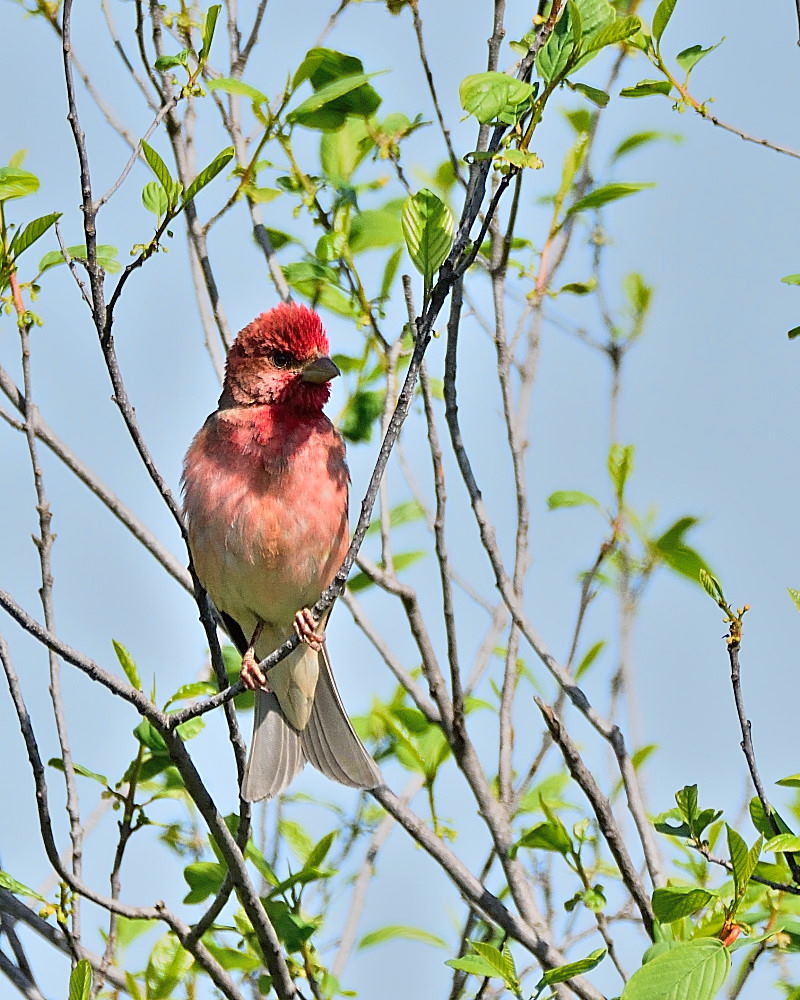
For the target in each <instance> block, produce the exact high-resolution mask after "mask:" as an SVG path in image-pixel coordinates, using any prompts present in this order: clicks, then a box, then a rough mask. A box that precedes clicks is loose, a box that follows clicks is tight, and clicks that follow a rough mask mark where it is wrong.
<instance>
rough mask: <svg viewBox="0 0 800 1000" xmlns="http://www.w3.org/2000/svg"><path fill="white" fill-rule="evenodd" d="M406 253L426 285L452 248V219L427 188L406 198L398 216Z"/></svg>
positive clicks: (443, 204) (445, 206) (442, 203)
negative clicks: (406, 249)
mask: <svg viewBox="0 0 800 1000" xmlns="http://www.w3.org/2000/svg"><path fill="white" fill-rule="evenodd" d="M401 221H402V225H403V236H404V237H405V241H406V246H407V248H408V254H409V256H410V257H411V260H412V262H413V264H414V266H415V267H416V268H417V270H418V271H419V272H420V273H421V274H422V275H423V277H424V278H425V281H426V283H427V282H429V281H430V280H431V278H432V277H433V275H434V274H435V273H436V272H437V271H438V270H439V268H440V267H441V266H442V264H443V263H444V261H445V260H446V258H447V255H448V254H449V253H450V248H451V246H452V245H453V231H454V225H453V216H452V215H451V213H450V209H449V208H448V207H447V205H445V203H444V202H443V201H442V200H441V199H440V198H439V197H438V196H437V195H435V194H434V193H433V191H430V190H428V188H422V190H421V191H418V192H417V193H416V194H415V195H413V196H412V197H410V198H407V199H406V201H405V203H404V204H403V211H402V215H401Z"/></svg>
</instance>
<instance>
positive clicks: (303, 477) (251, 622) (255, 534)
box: [182, 302, 381, 802]
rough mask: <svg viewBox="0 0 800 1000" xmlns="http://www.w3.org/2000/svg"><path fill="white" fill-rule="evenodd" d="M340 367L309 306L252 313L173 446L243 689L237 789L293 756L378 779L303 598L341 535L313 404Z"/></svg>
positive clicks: (278, 770)
mask: <svg viewBox="0 0 800 1000" xmlns="http://www.w3.org/2000/svg"><path fill="white" fill-rule="evenodd" d="M339 374H340V372H339V369H338V368H337V366H336V365H335V363H334V362H333V361H332V360H331V358H330V356H329V343H328V337H327V334H326V332H325V329H324V327H323V324H322V320H321V319H320V317H319V315H318V314H317V313H316V312H315V311H313V310H312V309H309V308H308V307H307V306H305V305H302V304H296V303H291V302H289V303H281V304H279V305H277V306H275V307H274V308H272V309H270V310H269V311H267V312H264V313H261V314H260V315H259V316H257V317H256V318H255V319H254V320H253V321H252V322H251V323H249V324H248V325H247V326H245V327H244V329H242V330H241V331H240V332H239V334H238V335H237V337H236V340H235V341H234V343H233V344H232V345H231V348H230V351H229V352H228V356H227V360H226V366H225V378H224V382H223V387H222V394H221V395H220V397H219V402H218V404H217V409H216V410H215V411H214V412H213V413H212V414H211V415H210V416H209V417H208V418H207V420H206V421H205V423H204V424H203V426H202V428H201V429H200V430H199V431H198V433H197V434H196V435H195V437H194V439H193V441H192V443H191V445H190V446H189V450H188V451H187V453H186V458H185V460H184V466H183V478H182V484H183V497H184V502H183V510H184V516H185V521H186V528H187V534H188V541H189V549H190V553H191V558H192V562H193V564H194V568H195V571H196V573H197V576H198V578H199V580H200V582H201V583H202V584H203V586H204V587H205V589H206V591H207V592H208V595H209V597H210V598H211V600H212V602H213V603H214V606H215V607H216V609H217V611H218V613H219V616H220V618H221V620H222V622H223V624H224V626H225V628H226V630H227V632H228V634H229V635H230V637H231V639H232V640H233V642H234V643H235V645H236V646H237V648H238V649H239V652H240V653H242V667H241V678H242V681H243V682H244V685H245V687H247V688H248V689H250V690H253V691H255V717H254V720H253V738H252V742H251V745H250V752H249V756H248V760H247V764H246V767H245V772H244V778H243V780H242V786H241V796H242V798H243V799H244V800H246V801H249V802H256V801H259V800H261V799H265V798H273V797H274V796H276V795H278V794H279V793H280V792H282V791H283V790H284V789H285V788H286V787H287V786H288V785H289V783H290V782H291V781H292V779H293V778H294V777H295V776H296V775H297V774H298V772H299V771H300V770H302V768H303V766H304V765H305V764H306V762H309V763H311V764H312V765H313V766H314V767H315V768H317V769H318V770H319V771H321V772H322V773H323V774H325V775H327V776H328V777H329V778H332V779H333V780H335V781H338V782H340V783H341V784H343V785H349V786H351V787H354V788H365V789H369V788H374V787H376V786H377V785H379V784H380V783H381V775H380V771H379V769H378V767H377V766H376V764H375V762H374V761H373V759H372V757H371V756H370V755H369V753H368V752H367V750H366V748H365V747H364V746H363V744H362V743H361V741H360V739H359V738H358V736H357V735H356V732H355V730H354V729H353V726H352V724H351V723H350V720H349V718H348V717H347V713H346V711H345V709H344V706H343V704H342V699H341V697H340V695H339V691H338V689H337V687H336V682H335V680H334V678H333V673H332V670H331V663H330V658H329V655H328V650H327V646H326V643H325V635H324V626H325V624H326V620H327V615H326V616H325V619H326V620H323V621H322V622H319V623H318V622H316V620H315V618H314V616H313V614H312V612H311V611H310V610H309V609H310V607H311V606H312V605H313V604H314V603H315V602H316V601H317V600H318V598H319V597H320V595H321V593H322V591H323V590H324V589H325V588H326V587H327V586H328V585H329V584H330V583H331V581H332V580H333V577H334V575H335V574H336V571H337V570H338V568H339V566H340V565H341V563H342V560H343V559H344V556H345V553H346V551H347V547H348V539H349V528H348V491H349V482H350V477H349V473H348V468H347V463H346V457H345V446H344V441H343V439H342V437H341V435H340V434H339V433H338V431H337V430H336V429H335V428H334V426H333V424H332V423H331V421H330V420H329V419H328V417H327V416H326V415H325V413H324V412H323V407H324V405H325V403H326V402H327V401H328V397H329V395H330V382H331V380H332V379H333V378H335V377H336V376H337V375H339ZM293 629H294V631H295V632H296V633H297V635H298V636H299V638H300V639H301V642H300V643H299V644H298V646H297V647H296V648H295V649H294V650H293V651H292V652H291V653H290V654H289V655H288V656H287V657H285V659H283V660H281V661H280V662H279V663H278V664H277V665H276V666H275V667H273V668H272V669H271V670H270V671H269V674H268V675H266V676H265V675H264V674H263V673H262V671H261V670H260V669H259V668H258V663H259V661H260V660H262V659H263V658H264V657H265V656H267V655H269V653H271V652H272V651H273V650H274V649H276V648H277V646H278V645H280V644H281V643H282V642H283V641H284V640H285V639H286V638H287V636H288V635H289V634H291V631H292V630H293Z"/></svg>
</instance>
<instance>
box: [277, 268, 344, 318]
mask: <svg viewBox="0 0 800 1000" xmlns="http://www.w3.org/2000/svg"><path fill="white" fill-rule="evenodd" d="M283 273H284V274H285V275H286V280H287V281H288V283H289V285H290V286H291V287H292V288H294V289H295V291H297V292H300V294H301V295H305V296H307V297H308V298H309V299H311V301H312V302H313V303H314V304H315V305H321V306H324V307H325V308H326V309H330V310H331V311H332V312H336V313H339V314H340V315H341V316H352V315H353V306H352V304H351V300H350V299H348V298H347V297H345V295H344V293H343V292H342V290H341V289H340V288H339V287H338V282H337V274H336V271H335V270H334V269H333V268H331V267H329V266H328V265H327V264H324V263H323V262H322V261H319V260H301V261H295V262H294V263H291V264H286V265H285V266H284V268H283Z"/></svg>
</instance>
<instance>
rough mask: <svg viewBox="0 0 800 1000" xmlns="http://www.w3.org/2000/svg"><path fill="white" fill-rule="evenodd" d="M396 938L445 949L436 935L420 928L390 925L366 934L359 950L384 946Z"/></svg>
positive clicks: (442, 942) (359, 944) (360, 942)
mask: <svg viewBox="0 0 800 1000" xmlns="http://www.w3.org/2000/svg"><path fill="white" fill-rule="evenodd" d="M394 938H403V939H404V940H406V941H421V942H422V943H423V944H432V945H435V946H436V947H437V948H445V947H446V945H445V943H444V941H443V940H442V939H441V938H440V937H437V936H436V935H435V934H430V933H429V932H428V931H423V930H422V929H421V928H420V927H407V926H405V925H404V924H389V925H388V926H387V927H381V928H380V930H377V931H372V932H370V933H369V934H365V935H364V937H363V938H361V940H360V941H359V943H358V947H359V948H371V947H372V946H373V945H375V944H382V943H383V942H384V941H389V940H392V939H394Z"/></svg>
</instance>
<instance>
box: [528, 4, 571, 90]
mask: <svg viewBox="0 0 800 1000" xmlns="http://www.w3.org/2000/svg"><path fill="white" fill-rule="evenodd" d="M576 12H577V16H578V19H579V20H582V18H581V16H580V12H579V11H578V9H577V8H576V6H575V4H574V3H568V4H567V9H566V10H565V11H564V13H563V14H562V15H561V17H560V18H559V19H558V21H556V26H555V28H554V29H553V32H552V34H551V35H550V37H549V38H548V39H547V42H546V43H545V45H544V46H543V47H542V49H541V50H540V51H539V54H538V55H537V57H536V68H537V69H538V71H539V76H540V77H541V78H542V79H543V80H544V81H545V83H548V84H550V83H553V82H554V81H556V80H558V79H559V78H562V77H563V76H564V75H565V74H566V73H567V72H568V70H569V68H570V66H571V65H574V62H575V59H574V57H575V56H576V55H577V54H578V51H577V49H578V46H577V42H576V36H575V30H574V29H575V23H574V22H575V15H576ZM581 28H582V25H581Z"/></svg>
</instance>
